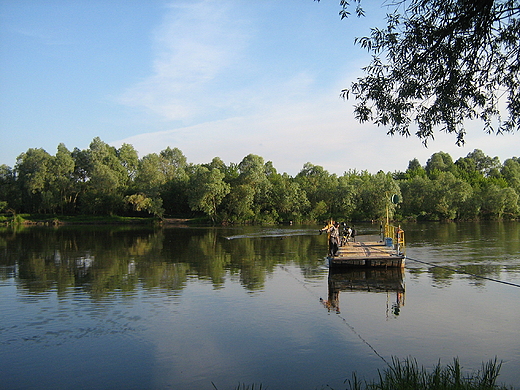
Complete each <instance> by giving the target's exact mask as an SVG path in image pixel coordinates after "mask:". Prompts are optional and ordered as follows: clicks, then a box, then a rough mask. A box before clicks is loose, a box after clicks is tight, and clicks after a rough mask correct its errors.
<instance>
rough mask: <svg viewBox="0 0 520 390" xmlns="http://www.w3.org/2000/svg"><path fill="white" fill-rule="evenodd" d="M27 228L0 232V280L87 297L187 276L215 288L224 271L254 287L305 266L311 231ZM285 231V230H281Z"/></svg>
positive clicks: (177, 283)
mask: <svg viewBox="0 0 520 390" xmlns="http://www.w3.org/2000/svg"><path fill="white" fill-rule="evenodd" d="M249 230H250V229H249V228H243V229H225V228H224V229H223V228H220V229H218V228H217V229H212V228H183V229H179V228H177V229H156V230H154V229H147V228H142V227H139V228H128V227H126V228H114V227H111V228H84V227H83V228H78V227H74V228H72V227H70V228H69V227H64V228H59V229H51V228H31V229H24V230H21V231H17V232H12V231H7V230H4V231H3V232H2V231H0V237H1V238H2V239H1V240H0V248H1V247H3V248H2V256H1V257H0V267H1V268H2V272H0V280H2V279H7V278H16V279H17V281H18V283H19V285H20V286H21V287H23V288H24V289H27V290H28V291H29V292H31V293H32V294H37V293H43V292H46V291H50V290H54V289H55V290H57V292H58V293H65V292H67V291H70V289H77V288H81V289H83V290H85V291H87V292H89V293H90V294H91V295H92V297H94V298H100V297H102V296H103V295H104V294H107V293H109V292H113V291H118V292H135V291H136V290H137V289H138V288H139V287H140V286H142V287H144V288H145V289H155V288H159V289H162V290H168V291H173V292H175V291H177V292H178V291H180V290H182V289H183V288H184V287H185V286H186V283H187V282H188V280H189V279H190V278H193V277H195V278H197V279H200V280H205V281H210V282H211V283H212V284H213V287H214V288H215V289H220V288H222V287H223V286H224V283H225V279H226V278H229V277H230V276H231V277H232V278H233V279H238V280H240V283H241V284H242V285H243V286H244V288H246V289H247V290H260V289H262V288H263V286H264V284H265V281H266V279H267V278H268V277H269V275H270V274H272V272H273V271H274V270H275V268H276V266H277V265H279V264H286V263H288V262H291V263H297V264H299V265H300V266H301V267H302V269H305V270H311V271H309V272H308V273H309V275H310V277H312V270H313V269H316V268H317V267H319V265H320V263H321V261H322V258H321V256H316V257H315V258H312V259H310V258H309V253H312V252H313V250H312V248H313V247H314V246H319V245H320V244H321V243H319V242H318V241H317V240H319V239H320V237H319V236H318V235H317V233H316V232H317V231H316V229H312V228H308V229H305V228H304V229H292V230H284V229H283V228H282V229H265V230H263V231H260V232H259V231H258V228H257V229H256V231H255V230H251V232H249ZM284 232H285V233H284Z"/></svg>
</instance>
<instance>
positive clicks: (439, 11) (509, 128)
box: [318, 0, 520, 144]
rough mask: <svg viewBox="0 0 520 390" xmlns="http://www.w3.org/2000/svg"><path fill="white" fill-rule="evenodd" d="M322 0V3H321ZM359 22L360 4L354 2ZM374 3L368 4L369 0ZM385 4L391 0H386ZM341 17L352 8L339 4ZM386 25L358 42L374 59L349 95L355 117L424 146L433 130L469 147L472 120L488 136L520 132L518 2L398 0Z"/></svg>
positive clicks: (358, 0)
mask: <svg viewBox="0 0 520 390" xmlns="http://www.w3.org/2000/svg"><path fill="white" fill-rule="evenodd" d="M318 1H319V0H318ZM353 3H354V4H356V13H357V15H358V16H362V15H364V10H363V8H362V5H363V4H364V3H363V2H362V1H361V0H353ZM367 3H368V2H367ZM382 3H386V2H382ZM340 5H341V11H340V15H341V17H342V18H345V17H347V16H348V15H349V8H350V2H349V1H346V0H341V1H340ZM385 5H386V6H387V8H388V16H387V22H386V27H384V28H377V27H375V28H373V29H372V30H371V34H370V36H367V37H360V38H357V39H356V42H357V43H358V44H360V46H361V47H362V48H365V49H367V50H368V51H369V53H371V54H372V56H373V59H372V61H371V62H370V64H368V65H367V66H366V67H365V68H363V70H364V72H365V76H364V77H361V78H359V79H358V80H357V81H355V82H354V83H352V85H351V87H349V88H347V89H345V90H344V91H343V95H344V96H345V97H348V96H349V94H351V95H353V96H354V97H355V99H356V101H357V102H358V104H357V105H356V108H355V114H356V116H357V118H358V119H359V120H360V121H361V122H366V121H370V122H373V123H376V124H378V125H381V126H384V127H385V128H388V129H389V130H388V132H389V133H390V134H395V133H397V134H401V135H405V136H408V135H409V134H410V130H411V129H413V131H415V134H416V135H417V136H418V137H419V138H421V139H422V140H423V141H424V142H426V141H427V140H428V139H432V138H433V136H434V130H435V129H436V128H437V129H439V130H441V131H445V132H448V133H452V134H455V135H456V141H457V144H462V143H464V137H465V134H466V126H467V124H468V122H467V121H468V120H473V119H478V120H481V121H482V123H483V125H484V130H485V131H486V132H490V133H501V132H513V131H517V130H518V129H519V128H520V89H519V85H520V83H519V76H520V51H519V50H518V48H519V46H520V45H519V44H520V19H519V16H520V2H519V1H518V0H479V1H468V0H429V1H424V0H398V1H396V2H391V3H386V4H385Z"/></svg>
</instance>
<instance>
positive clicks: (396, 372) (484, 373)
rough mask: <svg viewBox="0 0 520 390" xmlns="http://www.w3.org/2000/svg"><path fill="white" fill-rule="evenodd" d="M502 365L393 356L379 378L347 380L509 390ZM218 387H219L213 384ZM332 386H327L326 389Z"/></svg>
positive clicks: (396, 386)
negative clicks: (466, 369)
mask: <svg viewBox="0 0 520 390" xmlns="http://www.w3.org/2000/svg"><path fill="white" fill-rule="evenodd" d="M501 366H502V363H501V362H498V361H497V359H496V358H495V359H494V360H490V361H489V362H487V363H483V364H482V369H481V370H479V371H477V372H474V373H471V374H467V375H464V373H463V372H462V368H461V366H460V363H459V359H458V358H455V359H453V364H448V365H447V366H445V367H442V366H441V364H440V362H439V363H438V364H437V366H435V368H434V369H433V370H431V371H428V370H426V369H425V368H424V367H420V368H419V366H418V365H417V361H416V360H415V359H413V358H408V359H404V360H399V359H397V358H392V364H391V365H390V366H389V367H388V368H386V369H384V370H382V371H379V379H376V380H374V381H371V382H368V381H365V380H359V379H358V378H357V376H356V373H353V374H352V379H351V380H350V379H347V380H346V381H345V383H346V384H347V385H348V387H347V390H510V389H513V387H507V386H505V385H498V384H497V383H496V382H497V378H498V374H499V372H500V368H501ZM212 384H213V387H214V388H215V390H219V389H218V388H217V386H215V384H214V383H212ZM325 388H327V389H331V390H334V389H332V388H331V387H330V386H326V387H324V388H323V389H325ZM255 389H257V390H267V387H263V386H262V385H261V384H260V385H250V386H248V385H245V384H239V385H238V387H236V388H235V390H255Z"/></svg>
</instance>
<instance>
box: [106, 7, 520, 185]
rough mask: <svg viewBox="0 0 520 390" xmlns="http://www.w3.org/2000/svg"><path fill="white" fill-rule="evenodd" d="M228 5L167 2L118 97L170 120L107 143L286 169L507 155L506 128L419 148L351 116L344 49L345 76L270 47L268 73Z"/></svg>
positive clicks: (388, 167)
mask: <svg viewBox="0 0 520 390" xmlns="http://www.w3.org/2000/svg"><path fill="white" fill-rule="evenodd" d="M235 7H237V4H236V3H234V4H233V6H230V3H229V2H227V1H216V0H204V1H200V2H197V3H193V2H186V3H177V2H175V3H174V5H172V6H171V8H170V12H169V13H168V15H167V16H166V18H165V20H164V23H163V25H162V26H161V27H160V28H159V29H157V32H156V58H155V60H154V62H153V64H154V67H153V73H152V75H151V76H150V77H149V78H147V79H146V80H143V82H141V83H140V84H138V85H136V86H134V87H132V88H129V89H128V91H127V92H126V93H125V95H124V97H123V98H122V101H123V102H124V103H125V104H130V105H134V106H142V107H146V108H147V109H149V110H150V111H152V112H154V113H156V114H159V115H160V116H161V117H163V118H165V120H166V121H171V123H172V125H171V130H168V131H159V132H151V133H145V134H140V135H136V136H133V137H130V138H126V139H124V140H120V141H117V142H114V144H115V145H120V144H121V143H123V142H126V143H130V144H132V145H134V147H135V148H136V149H137V150H138V151H139V152H140V154H141V156H142V155H146V154H148V153H152V152H159V151H161V150H163V149H165V148H166V147H167V146H171V147H178V148H179V149H180V150H182V152H183V153H184V154H185V155H186V157H187V158H188V161H190V162H192V163H206V162H209V161H211V159H212V158H213V157H215V156H218V157H220V158H222V159H223V160H224V161H225V162H227V163H230V162H234V163H238V162H240V161H241V160H242V158H243V157H245V156H246V155H248V154H250V153H254V154H258V155H260V156H262V157H263V158H264V159H265V160H271V161H273V164H274V166H275V168H277V169H278V170H279V171H281V172H284V171H285V172H288V173H289V174H291V175H295V174H297V173H298V172H299V171H300V170H301V168H302V166H303V164H305V163H306V162H311V163H312V164H315V165H321V166H323V167H324V168H325V169H327V170H328V171H329V172H332V173H337V174H342V173H343V172H344V171H347V170H349V169H356V170H358V171H360V170H368V171H370V172H373V173H375V172H377V171H378V170H383V171H385V172H387V171H391V172H392V171H397V170H401V171H404V170H406V168H407V166H408V162H409V161H410V160H412V159H413V158H418V159H419V161H420V162H421V164H423V165H424V164H425V163H426V161H427V159H428V158H429V157H430V156H431V155H432V154H433V153H435V152H438V151H444V152H447V153H449V154H450V155H451V156H452V157H453V159H454V160H455V159H457V158H458V157H461V156H465V155H467V154H468V153H469V152H471V151H473V149H475V148H479V149H482V150H483V151H484V153H486V154H488V155H491V156H495V155H498V156H499V157H500V158H501V159H504V158H507V157H512V156H514V155H515V154H514V151H513V147H512V145H514V142H512V141H513V140H514V139H513V138H512V137H513V135H505V136H503V137H494V136H489V135H486V134H483V133H482V132H481V130H480V128H479V127H478V125H476V127H475V128H474V129H469V130H468V137H467V144H466V146H465V147H464V148H459V147H457V146H456V145H455V137H454V136H452V135H446V134H437V135H436V139H435V140H434V141H431V142H430V143H429V148H425V147H424V146H423V145H422V143H421V141H420V140H419V139H418V138H417V137H415V136H413V135H412V136H411V137H409V138H403V137H401V136H395V137H389V136H387V135H386V130H385V129H384V128H377V127H375V126H374V125H370V124H359V123H358V122H357V121H356V120H355V119H354V117H353V113H352V104H353V102H352V101H347V102H344V101H342V100H341V99H340V98H339V91H340V90H341V89H342V88H343V87H346V86H348V85H349V84H350V80H354V79H355V78H356V77H358V76H359V75H360V73H361V72H360V70H359V67H360V66H361V65H359V67H358V66H353V64H354V63H358V62H359V63H360V64H362V63H363V60H360V59H358V58H350V57H348V55H347V56H346V57H345V59H348V61H345V62H344V64H345V65H344V68H345V69H344V73H343V74H342V73H341V69H340V68H341V65H338V66H337V67H336V70H335V74H336V75H338V74H342V76H343V77H344V78H343V79H342V80H334V79H333V78H332V77H331V75H328V74H327V75H324V74H323V73H319V67H313V65H312V64H313V63H314V62H313V61H319V60H323V59H321V58H320V59H315V58H314V59H303V58H302V59H300V58H299V57H296V58H293V57H291V56H290V54H287V58H283V59H277V58H276V57H269V61H270V62H269V63H268V64H267V65H268V66H269V69H270V70H272V69H276V68H277V67H279V68H283V67H284V65H285V66H287V65H288V64H289V66H290V69H287V68H283V69H282V71H280V72H277V74H274V75H273V74H271V73H270V72H269V70H265V69H262V65H265V64H264V63H262V62H261V61H262V59H261V58H260V59H259V58H258V54H257V56H256V57H254V56H250V55H248V50H251V51H254V47H248V44H249V43H250V41H249V38H252V36H253V33H254V31H253V30H251V29H246V28H245V26H249V27H251V26H253V25H254V21H253V20H252V19H251V20H247V21H244V20H242V19H241V18H240V17H237V15H239V14H240V12H238V11H236V9H235ZM251 28H252V27H251ZM296 34H297V32H296ZM280 39H284V37H280ZM252 40H253V39H251V41H252ZM311 51H312V48H309V53H311ZM253 57H254V58H256V59H253ZM266 57H268V54H267V53H266ZM309 57H312V55H311V54H309ZM335 60H337V61H339V59H335ZM255 61H260V62H255ZM277 61H279V62H277ZM306 61H308V62H306ZM318 63H319V62H318ZM308 64H310V65H308ZM250 66H251V69H249V67H250ZM347 66H348V70H347ZM313 69H314V71H313ZM316 69H318V70H316ZM163 128H164V127H163Z"/></svg>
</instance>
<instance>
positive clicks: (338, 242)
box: [320, 221, 356, 257]
mask: <svg viewBox="0 0 520 390" xmlns="http://www.w3.org/2000/svg"><path fill="white" fill-rule="evenodd" d="M322 232H327V233H328V234H329V256H332V257H333V256H337V255H338V251H339V247H340V246H343V245H345V244H348V242H349V241H350V239H352V242H354V240H355V238H356V229H354V228H353V227H352V228H351V227H350V226H348V225H347V224H346V223H345V222H341V224H340V223H339V222H332V221H331V222H330V223H329V224H328V225H327V226H325V227H324V228H322V229H321V230H320V234H321V233H322Z"/></svg>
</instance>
